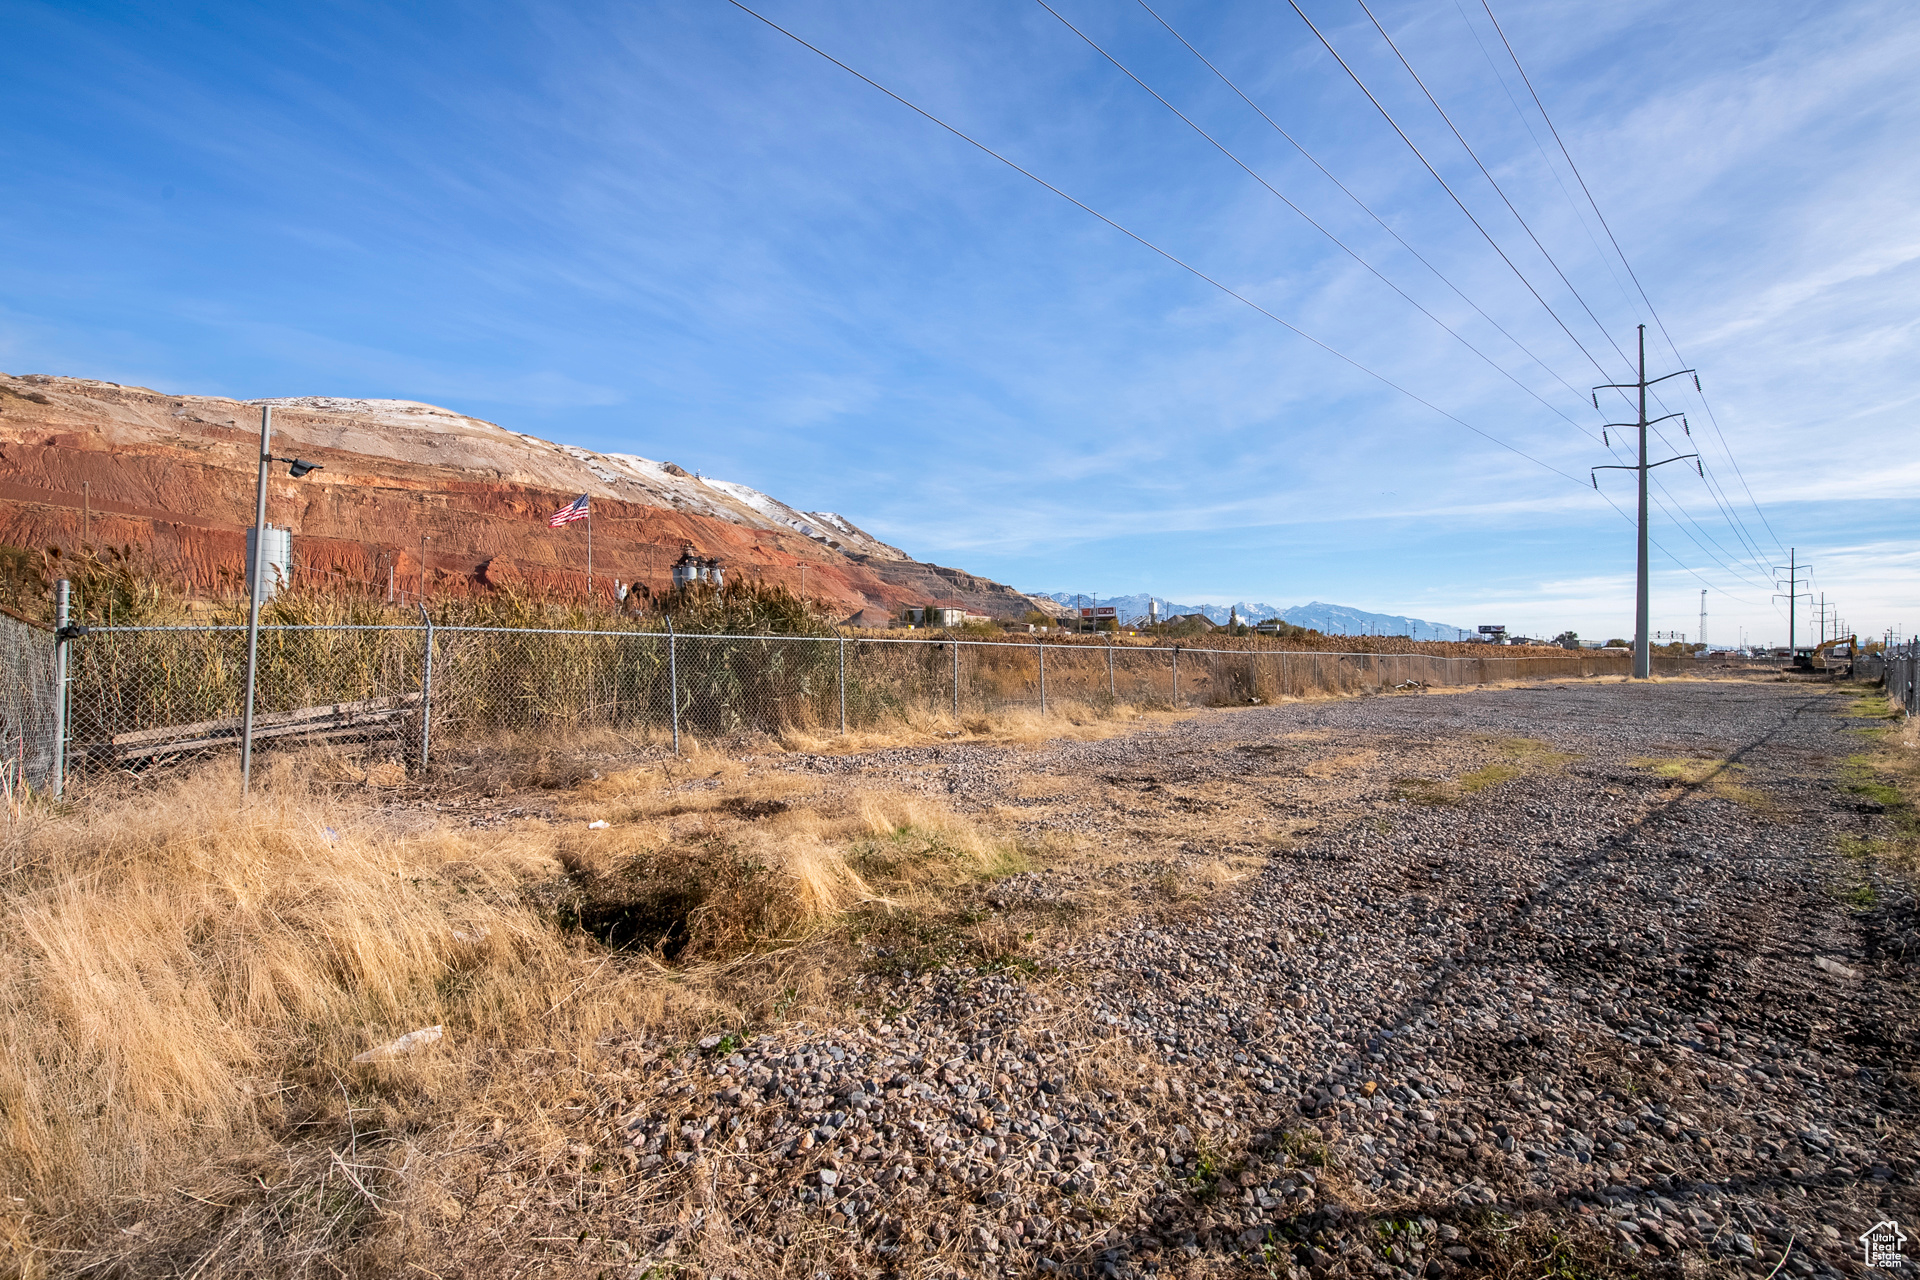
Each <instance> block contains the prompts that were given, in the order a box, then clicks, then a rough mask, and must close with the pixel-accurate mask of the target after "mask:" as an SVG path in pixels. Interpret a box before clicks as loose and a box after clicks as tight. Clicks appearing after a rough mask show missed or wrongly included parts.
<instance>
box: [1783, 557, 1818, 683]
mask: <svg viewBox="0 0 1920 1280" xmlns="http://www.w3.org/2000/svg"><path fill="white" fill-rule="evenodd" d="M1799 556H1800V549H1799V548H1798V547H1788V548H1787V569H1786V573H1787V589H1786V590H1785V591H1776V592H1775V593H1774V596H1773V598H1774V599H1775V600H1778V599H1780V597H1781V596H1783V595H1784V596H1785V597H1786V600H1787V657H1788V659H1789V660H1791V659H1792V657H1793V642H1794V618H1795V606H1796V605H1798V604H1799V602H1800V596H1801V594H1802V593H1801V591H1800V559H1799ZM1773 571H1774V572H1775V573H1779V572H1780V566H1779V565H1775V566H1774V567H1773ZM1774 585H1775V586H1779V585H1780V584H1779V583H1777V582H1776V583H1774ZM1805 594H1806V596H1807V598H1808V599H1809V600H1811V599H1812V598H1813V593H1812V592H1811V591H1809V592H1806V593H1805Z"/></svg>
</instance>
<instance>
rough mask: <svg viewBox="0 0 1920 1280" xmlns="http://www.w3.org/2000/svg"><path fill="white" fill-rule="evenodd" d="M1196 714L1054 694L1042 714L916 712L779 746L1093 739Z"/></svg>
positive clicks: (844, 749)
mask: <svg viewBox="0 0 1920 1280" xmlns="http://www.w3.org/2000/svg"><path fill="white" fill-rule="evenodd" d="M1198 714H1200V713H1199V712H1198V711H1176V710H1173V709H1171V708H1169V707H1165V706H1158V707H1152V706H1141V705H1134V704H1129V703H1115V704H1112V705H1110V706H1101V705H1095V704H1091V703H1081V702H1072V701H1067V700H1063V699H1058V698H1056V699H1053V700H1051V701H1050V702H1049V703H1048V707H1047V714H1046V715H1044V716H1043V715H1041V714H1040V712H1039V710H1038V709H1036V708H1029V707H1011V708H1007V709H1004V710H1000V711H994V712H990V713H973V712H967V711H964V710H963V711H962V712H961V715H960V718H959V719H958V720H956V719H954V718H953V716H952V715H951V714H949V713H948V712H946V711H945V710H942V709H933V710H917V711H915V712H914V714H913V715H912V716H911V717H910V718H909V719H908V720H904V721H898V722H895V723H891V724H885V725H879V726H873V727H869V728H860V729H851V730H849V731H848V732H846V733H841V732H839V731H838V729H835V728H831V727H826V726H821V727H816V728H812V729H803V728H790V729H787V730H785V731H784V732H782V734H781V735H780V741H779V745H780V746H781V747H783V748H785V749H786V750H789V751H799V752H807V753H811V754H821V755H841V754H855V753H859V752H866V751H882V750H885V749H887V748H889V747H921V746H938V745H941V744H943V743H949V742H955V741H961V742H980V743H993V744H998V745H1004V746H1036V745H1038V744H1040V743H1042V742H1058V741H1068V742H1092V741H1098V740H1100V739H1104V738H1112V737H1117V736H1119V735H1120V734H1123V733H1132V732H1134V731H1136V730H1139V729H1146V728H1154V727H1159V726H1164V725H1169V724H1176V723H1178V722H1180V721H1182V720H1187V719H1191V718H1192V717H1193V716H1195V715H1198Z"/></svg>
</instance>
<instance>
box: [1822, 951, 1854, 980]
mask: <svg viewBox="0 0 1920 1280" xmlns="http://www.w3.org/2000/svg"><path fill="white" fill-rule="evenodd" d="M1814 963H1815V964H1817V965H1819V966H1820V967H1821V968H1822V969H1825V970H1826V971H1827V972H1828V973H1830V974H1832V975H1833V976H1834V977H1836V978H1857V977H1859V976H1860V971H1859V970H1858V969H1849V968H1847V966H1845V965H1843V964H1841V963H1840V962H1839V961H1838V960H1829V959H1827V958H1826V957H1825V956H1821V957H1820V958H1819V959H1818V960H1815V961H1814Z"/></svg>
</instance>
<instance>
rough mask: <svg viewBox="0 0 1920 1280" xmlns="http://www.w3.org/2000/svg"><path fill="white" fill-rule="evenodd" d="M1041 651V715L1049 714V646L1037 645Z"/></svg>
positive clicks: (1035, 646)
mask: <svg viewBox="0 0 1920 1280" xmlns="http://www.w3.org/2000/svg"><path fill="white" fill-rule="evenodd" d="M1033 647H1034V648H1036V649H1038V650H1039V651H1040V714H1041V715H1045V714H1047V646H1046V645H1044V644H1035V645H1034V646H1033Z"/></svg>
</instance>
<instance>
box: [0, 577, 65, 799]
mask: <svg viewBox="0 0 1920 1280" xmlns="http://www.w3.org/2000/svg"><path fill="white" fill-rule="evenodd" d="M54 655H55V645H54V640H53V631H52V630H51V629H50V628H48V627H46V626H43V625H42V624H40V623H38V622H31V621H29V620H27V619H25V618H22V617H20V616H18V615H16V614H13V613H9V612H0V670H4V671H5V673H6V674H5V676H4V677H0V794H3V795H4V798H5V801H6V803H7V804H8V805H9V806H12V805H13V804H15V803H17V801H18V800H19V799H20V798H22V797H23V796H25V795H27V794H29V793H31V792H34V791H43V790H47V789H49V788H51V787H52V785H53V783H54V780H55V779H56V778H57V777H58V776H59V762H58V746H59V741H60V727H59V719H60V717H59V705H58V701H57V698H56V694H57V692H58V681H57V679H56V678H55V673H54Z"/></svg>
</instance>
